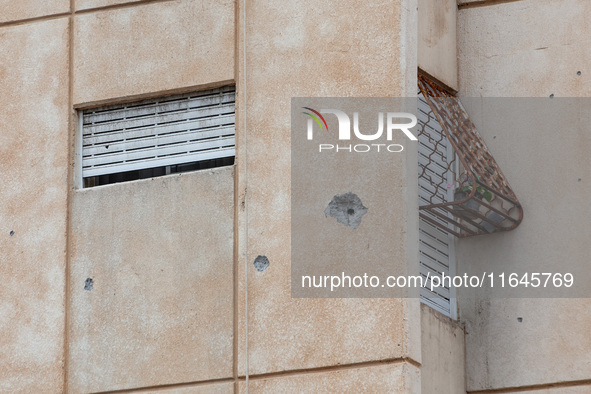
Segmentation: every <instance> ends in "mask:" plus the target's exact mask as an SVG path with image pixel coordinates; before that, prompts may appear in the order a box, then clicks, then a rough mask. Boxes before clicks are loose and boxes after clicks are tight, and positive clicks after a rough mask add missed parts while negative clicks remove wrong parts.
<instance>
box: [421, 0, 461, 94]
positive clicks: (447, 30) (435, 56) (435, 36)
mask: <svg viewBox="0 0 591 394" xmlns="http://www.w3.org/2000/svg"><path fill="white" fill-rule="evenodd" d="M418 6H419V9H418V39H417V44H418V65H419V68H420V69H421V70H423V71H425V72H427V73H428V74H429V75H431V76H432V77H434V78H436V79H438V80H439V81H440V82H443V83H444V84H445V85H446V86H448V87H450V88H451V89H453V90H458V57H457V38H456V30H457V29H456V25H457V11H458V7H457V5H456V0H419V2H418Z"/></svg>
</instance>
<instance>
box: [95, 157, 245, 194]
mask: <svg viewBox="0 0 591 394" xmlns="http://www.w3.org/2000/svg"><path fill="white" fill-rule="evenodd" d="M233 164H234V157H233V156H232V157H222V158H218V159H212V160H203V161H197V162H193V163H183V164H175V165H171V166H163V167H154V168H145V169H141V170H134V171H127V172H119V173H116V174H106V175H98V176H91V177H88V178H84V187H93V186H102V185H110V184H112V183H119V182H127V181H136V180H139V179H149V178H156V177H159V176H163V175H170V174H178V173H181V172H189V171H198V170H207V169H210V168H216V167H225V166H231V165H233Z"/></svg>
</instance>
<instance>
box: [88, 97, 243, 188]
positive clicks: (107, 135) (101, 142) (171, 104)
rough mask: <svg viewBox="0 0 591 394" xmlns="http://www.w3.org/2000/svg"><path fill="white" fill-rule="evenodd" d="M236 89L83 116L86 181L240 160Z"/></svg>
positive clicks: (96, 110) (99, 110) (110, 108)
mask: <svg viewBox="0 0 591 394" xmlns="http://www.w3.org/2000/svg"><path fill="white" fill-rule="evenodd" d="M234 104H235V88H234V87H233V86H226V87H222V88H217V89H211V90H207V91H201V92H197V93H193V94H184V95H176V96H169V97H165V98H161V99H152V100H143V101H141V102H136V103H129V104H124V105H110V106H106V107H101V108H94V109H88V110H84V111H83V112H82V177H83V178H87V177H93V176H99V175H106V174H115V173H122V172H127V171H133V170H140V169H147V168H155V167H163V166H169V165H177V164H184V163H192V162H199V161H204V160H211V159H218V158H224V157H233V156H234V155H235V140H234V134H235V128H234V113H235V110H234Z"/></svg>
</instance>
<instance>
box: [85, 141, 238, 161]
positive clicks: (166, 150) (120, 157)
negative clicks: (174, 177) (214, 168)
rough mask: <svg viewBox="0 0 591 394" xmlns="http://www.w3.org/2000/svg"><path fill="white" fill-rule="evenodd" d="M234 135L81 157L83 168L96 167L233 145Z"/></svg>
mask: <svg viewBox="0 0 591 394" xmlns="http://www.w3.org/2000/svg"><path fill="white" fill-rule="evenodd" d="M234 142H235V141H234V136H230V137H222V138H216V139H212V140H205V141H195V142H190V143H187V144H183V145H182V146H175V145H173V146H165V147H155V148H148V149H141V150H136V151H130V152H121V153H113V154H107V155H101V156H92V157H88V158H83V161H84V163H83V168H90V167H96V166H97V165H105V164H111V163H116V162H128V161H136V160H142V159H143V160H149V159H151V158H157V157H162V156H171V155H180V154H183V153H191V152H194V151H198V150H205V149H216V148H223V147H227V146H230V145H231V146H234Z"/></svg>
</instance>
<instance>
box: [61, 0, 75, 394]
mask: <svg viewBox="0 0 591 394" xmlns="http://www.w3.org/2000/svg"><path fill="white" fill-rule="evenodd" d="M74 1H75V0H70V15H69V17H68V115H69V116H68V178H67V191H68V192H67V197H66V199H67V201H66V261H65V263H66V266H65V271H64V274H65V278H64V286H65V288H64V298H65V299H64V354H63V357H64V364H63V365H64V382H63V391H64V393H67V392H68V391H69V390H68V380H69V368H70V362H69V358H70V357H69V353H70V343H69V339H70V338H69V332H70V263H71V261H70V259H71V245H70V242H71V232H72V230H71V217H72V197H73V196H72V195H73V193H74V189H73V178H74V167H73V158H74V153H75V152H74V149H75V146H74V144H75V141H76V134H75V133H76V122H75V114H74V112H73V109H72V108H73V101H74V83H73V82H74V69H73V68H74Z"/></svg>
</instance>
